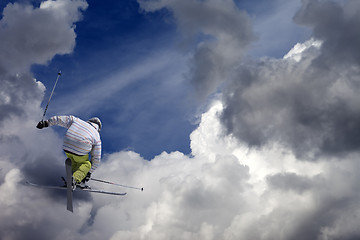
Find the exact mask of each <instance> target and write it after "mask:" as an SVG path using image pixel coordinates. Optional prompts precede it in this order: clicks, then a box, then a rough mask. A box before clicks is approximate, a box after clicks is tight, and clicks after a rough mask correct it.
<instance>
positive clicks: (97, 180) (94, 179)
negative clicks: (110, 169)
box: [90, 178, 144, 191]
mask: <svg viewBox="0 0 360 240" xmlns="http://www.w3.org/2000/svg"><path fill="white" fill-rule="evenodd" d="M90 180H93V181H96V182H102V183H107V184H112V185H116V186H120V187H124V188H132V189H137V190H141V191H144V188H139V187H132V186H126V185H122V184H118V183H113V182H108V181H104V180H101V179H96V178H90Z"/></svg>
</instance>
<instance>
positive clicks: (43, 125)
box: [36, 121, 49, 129]
mask: <svg viewBox="0 0 360 240" xmlns="http://www.w3.org/2000/svg"><path fill="white" fill-rule="evenodd" d="M48 126H49V122H48V121H40V122H39V123H38V124H37V125H36V127H37V128H38V129H43V128H44V127H45V128H46V127H48Z"/></svg>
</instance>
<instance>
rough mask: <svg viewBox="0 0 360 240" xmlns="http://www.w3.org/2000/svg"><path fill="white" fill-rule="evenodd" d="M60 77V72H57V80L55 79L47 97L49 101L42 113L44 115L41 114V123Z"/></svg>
mask: <svg viewBox="0 0 360 240" xmlns="http://www.w3.org/2000/svg"><path fill="white" fill-rule="evenodd" d="M60 76H61V71H59V72H58V76H57V78H56V81H55V84H54V87H53V89H52V91H51V94H50V97H49V101H48V103H47V104H46V107H45V111H44V114H43V116H42V119H41V121H44V117H45V114H46V111H47V109H48V106H49V103H50V100H51V97H52V95H53V93H54V90H55V87H56V84H57V82H58V80H59V78H60Z"/></svg>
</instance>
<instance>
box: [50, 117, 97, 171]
mask: <svg viewBox="0 0 360 240" xmlns="http://www.w3.org/2000/svg"><path fill="white" fill-rule="evenodd" d="M48 122H49V126H54V125H58V126H61V127H64V128H68V130H67V132H66V134H65V137H64V145H63V149H64V150H65V151H68V152H71V153H74V154H76V155H80V156H82V155H86V154H89V153H91V159H90V161H91V169H90V173H92V172H93V171H94V170H95V169H96V168H97V167H98V165H99V164H100V161H101V139H100V134H99V132H98V131H97V130H98V125H97V124H93V123H89V122H85V121H83V120H81V119H80V118H77V117H74V116H54V117H52V118H50V119H49V120H48Z"/></svg>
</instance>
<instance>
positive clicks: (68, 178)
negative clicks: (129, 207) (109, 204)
mask: <svg viewBox="0 0 360 240" xmlns="http://www.w3.org/2000/svg"><path fill="white" fill-rule="evenodd" d="M65 167H66V181H65V179H64V178H63V180H64V182H65V185H64V186H51V185H40V184H36V183H32V182H30V181H26V183H27V184H29V185H30V186H33V187H38V188H48V189H60V190H66V195H67V197H66V200H67V207H66V209H67V210H69V211H70V212H73V203H72V198H73V197H72V194H73V189H72V171H71V160H70V159H66V161H65ZM77 190H80V191H86V192H91V193H101V194H108V195H117V196H125V195H126V192H124V193H119V192H108V191H103V190H96V189H92V188H90V187H85V188H81V187H77V188H76V189H75V191H77Z"/></svg>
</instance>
